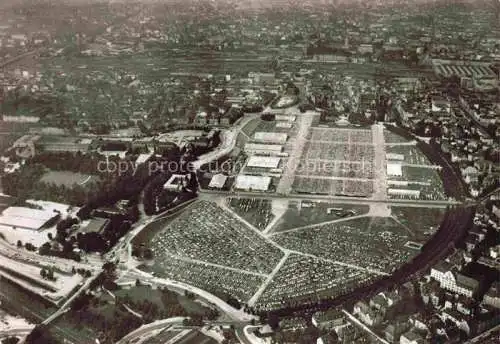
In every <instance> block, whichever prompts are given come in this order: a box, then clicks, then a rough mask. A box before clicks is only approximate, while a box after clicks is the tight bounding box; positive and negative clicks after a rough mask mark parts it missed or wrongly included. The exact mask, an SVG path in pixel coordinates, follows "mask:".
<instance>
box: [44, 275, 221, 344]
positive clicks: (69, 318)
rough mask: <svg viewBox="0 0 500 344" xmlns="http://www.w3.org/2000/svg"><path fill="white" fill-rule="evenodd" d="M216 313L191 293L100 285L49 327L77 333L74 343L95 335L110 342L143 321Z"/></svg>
mask: <svg viewBox="0 0 500 344" xmlns="http://www.w3.org/2000/svg"><path fill="white" fill-rule="evenodd" d="M217 315H218V314H217V312H216V311H215V310H212V309H209V308H207V307H205V306H203V305H202V304H200V303H198V302H197V301H196V300H195V299H194V297H193V296H192V295H188V294H186V295H184V294H179V293H177V292H174V291H171V290H169V289H167V288H158V289H152V288H151V287H150V286H144V285H138V286H134V287H131V288H130V289H122V288H120V287H118V289H116V290H114V288H113V290H107V289H103V290H102V291H101V292H100V293H99V294H96V295H95V296H94V297H91V298H90V301H89V303H88V304H86V305H85V306H84V307H83V308H81V309H79V311H77V312H68V313H65V314H64V315H63V316H62V317H60V318H59V319H57V320H56V321H55V322H54V324H53V326H52V328H64V330H65V331H68V332H69V333H72V334H73V335H72V337H71V338H73V337H76V338H78V337H80V338H81V340H79V341H76V342H75V343H82V344H83V343H85V344H87V343H89V341H88V340H89V338H99V339H100V342H101V343H103V344H108V343H109V344H112V343H116V342H117V340H119V339H120V338H122V337H123V336H125V335H126V334H127V333H129V332H131V331H133V330H135V329H136V328H138V327H140V326H141V325H142V324H144V323H150V322H153V321H155V320H159V319H166V318H171V317H203V318H204V319H214V318H215V317H217Z"/></svg>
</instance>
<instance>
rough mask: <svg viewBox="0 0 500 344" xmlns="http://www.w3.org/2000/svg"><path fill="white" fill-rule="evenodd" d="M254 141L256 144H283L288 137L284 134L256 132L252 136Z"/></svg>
mask: <svg viewBox="0 0 500 344" xmlns="http://www.w3.org/2000/svg"><path fill="white" fill-rule="evenodd" d="M253 138H254V140H255V141H258V142H268V143H279V144H284V143H286V140H287V139H288V135H287V134H286V133H273V132H264V131H258V132H256V133H255V134H254V137H253Z"/></svg>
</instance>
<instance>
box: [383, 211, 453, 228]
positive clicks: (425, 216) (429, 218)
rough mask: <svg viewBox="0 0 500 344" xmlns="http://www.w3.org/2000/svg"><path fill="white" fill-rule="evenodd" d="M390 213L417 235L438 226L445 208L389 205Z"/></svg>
mask: <svg viewBox="0 0 500 344" xmlns="http://www.w3.org/2000/svg"><path fill="white" fill-rule="evenodd" d="M391 213H392V216H393V217H395V218H396V219H398V221H400V222H401V223H402V224H404V225H405V226H407V227H408V228H410V229H411V230H412V231H414V232H415V234H416V235H419V234H422V233H424V232H427V231H434V230H436V229H437V228H439V225H440V224H441V221H442V220H443V217H444V214H445V213H446V209H438V208H408V207H397V206H391Z"/></svg>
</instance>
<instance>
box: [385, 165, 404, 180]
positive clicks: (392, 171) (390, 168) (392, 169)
mask: <svg viewBox="0 0 500 344" xmlns="http://www.w3.org/2000/svg"><path fill="white" fill-rule="evenodd" d="M387 175H388V176H398V177H401V176H402V175H403V167H402V165H401V163H396V162H388V163H387Z"/></svg>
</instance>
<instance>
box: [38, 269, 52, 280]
mask: <svg viewBox="0 0 500 344" xmlns="http://www.w3.org/2000/svg"><path fill="white" fill-rule="evenodd" d="M40 276H42V278H44V279H48V280H49V281H55V280H56V277H55V276H54V269H50V268H47V269H46V268H42V269H41V270H40Z"/></svg>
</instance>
